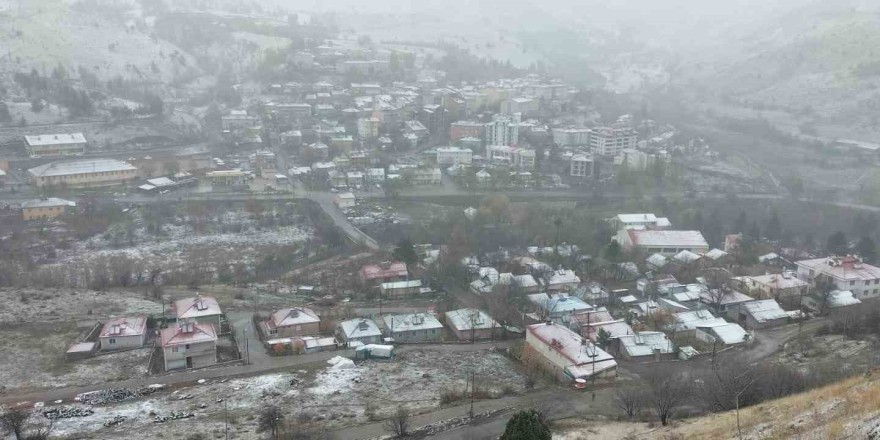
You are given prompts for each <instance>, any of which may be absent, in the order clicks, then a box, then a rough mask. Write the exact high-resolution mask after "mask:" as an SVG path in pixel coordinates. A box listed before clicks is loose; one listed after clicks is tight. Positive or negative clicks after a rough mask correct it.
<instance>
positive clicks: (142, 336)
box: [98, 316, 147, 351]
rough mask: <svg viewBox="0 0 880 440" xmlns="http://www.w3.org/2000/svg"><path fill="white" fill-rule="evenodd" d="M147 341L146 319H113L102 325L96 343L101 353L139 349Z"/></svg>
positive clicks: (141, 317) (138, 317)
mask: <svg viewBox="0 0 880 440" xmlns="http://www.w3.org/2000/svg"><path fill="white" fill-rule="evenodd" d="M146 339H147V317H146V316H137V317H134V318H114V319H111V320H109V321H107V322H105V323H104V326H103V327H101V333H100V334H99V335H98V341H99V342H100V347H101V350H102V351H109V350H123V349H126V348H141V347H143V346H144V343H145V342H146Z"/></svg>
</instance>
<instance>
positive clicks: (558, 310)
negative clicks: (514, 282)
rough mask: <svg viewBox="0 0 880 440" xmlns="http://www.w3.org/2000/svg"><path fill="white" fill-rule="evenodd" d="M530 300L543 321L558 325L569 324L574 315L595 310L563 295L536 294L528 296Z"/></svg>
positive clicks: (580, 301)
mask: <svg viewBox="0 0 880 440" xmlns="http://www.w3.org/2000/svg"><path fill="white" fill-rule="evenodd" d="M528 299H529V301H530V302H531V303H532V304H533V306H534V308H535V313H537V314H538V316H540V317H541V319H542V320H550V321H553V322H555V323H557V324H568V323H569V321H570V320H571V315H572V314H575V313H578V312H583V311H586V310H592V309H593V306H591V305H589V304H587V303H585V302H583V301H582V300H581V299H579V298H577V297H571V296H568V295H566V294H563V293H554V294H546V293H534V294H531V295H528Z"/></svg>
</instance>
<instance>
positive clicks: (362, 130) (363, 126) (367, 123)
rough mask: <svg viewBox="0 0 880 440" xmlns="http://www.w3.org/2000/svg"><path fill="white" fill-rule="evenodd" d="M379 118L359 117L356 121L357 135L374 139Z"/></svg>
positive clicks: (377, 134)
mask: <svg viewBox="0 0 880 440" xmlns="http://www.w3.org/2000/svg"><path fill="white" fill-rule="evenodd" d="M380 123H381V121H379V118H361V119H358V122H357V131H358V136H360V137H361V138H362V139H375V138H377V137H379V125H380Z"/></svg>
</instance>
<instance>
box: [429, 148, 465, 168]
mask: <svg viewBox="0 0 880 440" xmlns="http://www.w3.org/2000/svg"><path fill="white" fill-rule="evenodd" d="M473 155H474V152H473V151H471V150H469V149H467V148H459V147H439V148H437V164H438V165H444V166H448V165H458V164H461V165H470V164H471V162H473Z"/></svg>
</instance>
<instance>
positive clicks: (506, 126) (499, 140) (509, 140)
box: [486, 116, 520, 145]
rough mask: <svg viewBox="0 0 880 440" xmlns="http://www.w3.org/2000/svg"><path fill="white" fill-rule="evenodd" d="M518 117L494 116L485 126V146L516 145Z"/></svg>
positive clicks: (517, 139) (517, 140)
mask: <svg viewBox="0 0 880 440" xmlns="http://www.w3.org/2000/svg"><path fill="white" fill-rule="evenodd" d="M519 123H520V120H519V118H518V117H509V116H495V118H494V120H493V121H492V122H489V123H488V124H486V144H488V145H516V144H517V142H519Z"/></svg>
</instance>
